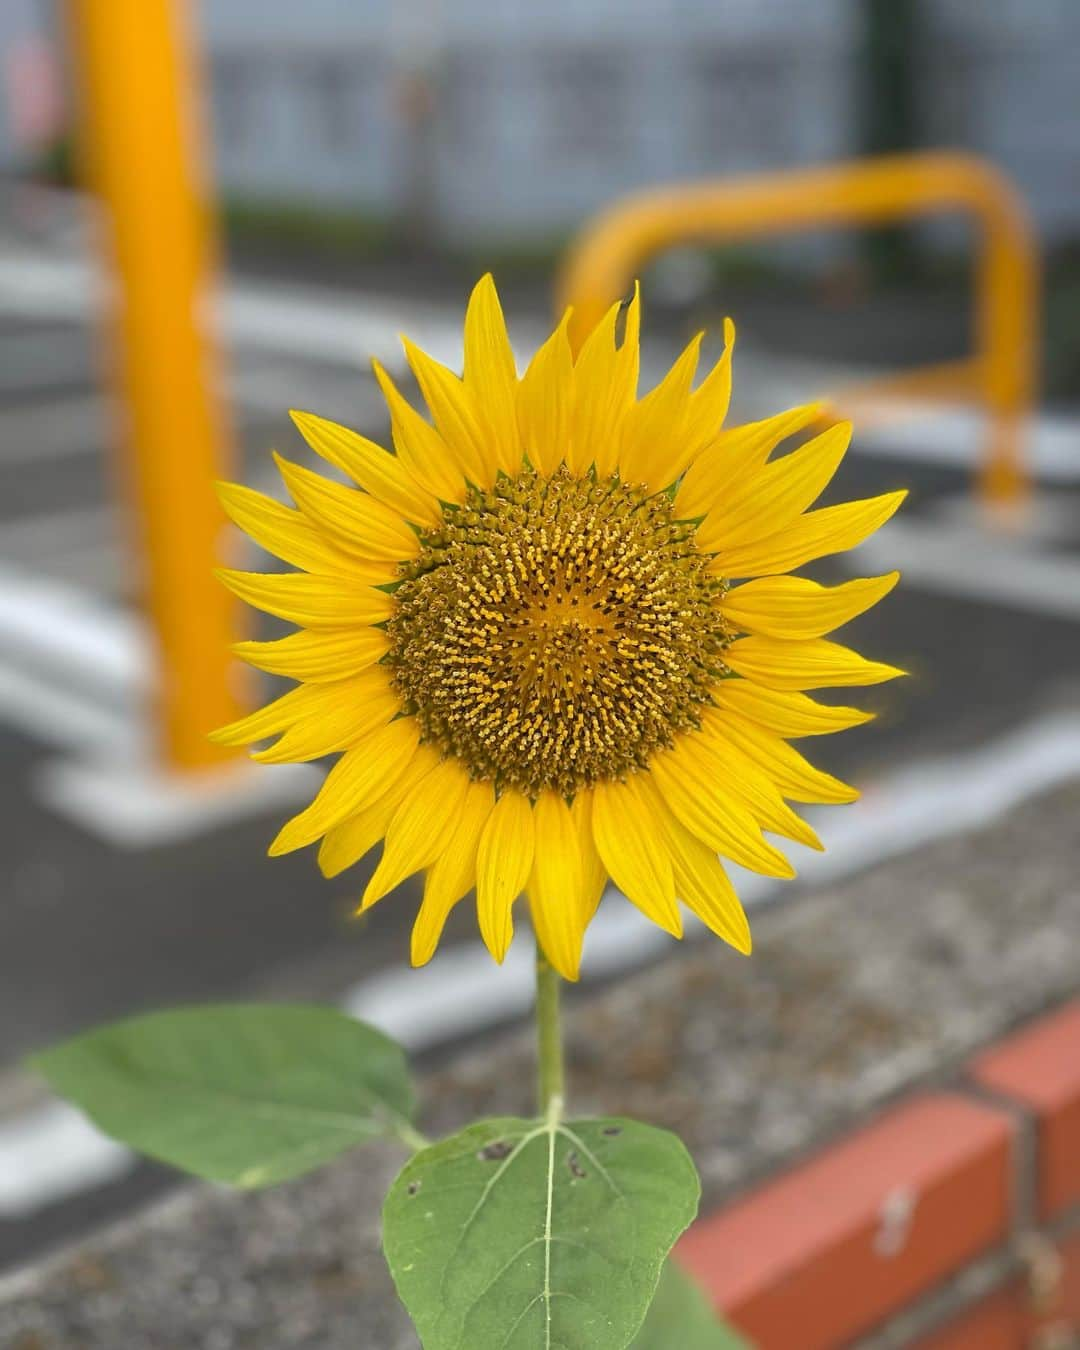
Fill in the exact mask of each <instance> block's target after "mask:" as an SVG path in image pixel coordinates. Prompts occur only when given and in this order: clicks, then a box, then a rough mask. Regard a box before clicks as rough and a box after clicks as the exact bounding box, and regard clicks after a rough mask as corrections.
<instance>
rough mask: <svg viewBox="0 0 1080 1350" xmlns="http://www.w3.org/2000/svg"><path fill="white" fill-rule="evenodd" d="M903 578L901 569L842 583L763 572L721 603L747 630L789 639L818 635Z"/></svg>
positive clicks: (845, 620) (866, 606) (858, 611)
mask: <svg viewBox="0 0 1080 1350" xmlns="http://www.w3.org/2000/svg"><path fill="white" fill-rule="evenodd" d="M899 580H900V573H899V572H889V573H888V574H887V575H886V576H883V577H866V578H858V579H856V580H855V581H845V582H844V583H843V584H842V585H840V586H819V585H818V583H817V582H816V581H810V580H808V579H807V578H806V577H761V578H759V579H758V580H757V581H747V582H745V583H744V584H743V585H742V586H738V587H736V589H735V590H733V591H729V592H728V593H727V595H725V596H724V598H723V600H722V601H721V602H720V608H721V610H722V611H723V614H724V618H725V619H727V620H728V622H729V623H730V624H732V625H733V626H734V627H735V628H741V629H742V630H743V631H744V632H748V633H758V634H761V635H763V636H765V637H773V638H785V639H787V640H788V641H792V640H795V639H799V640H805V639H807V638H818V637H821V636H822V635H823V634H824V633H831V632H832V630H833V629H834V628H839V627H841V626H842V625H843V624H845V623H848V622H849V621H850V620H851V619H854V618H855V616H856V615H858V614H863V613H865V611H866V610H868V609H871V608H872V607H873V606H874V605H876V604H877V602H878V601H879V600H881V599H883V598H884V597H885V596H886V595H888V594H889V592H890V591H891V590H892V588H893V587H894V586H895V585H896V583H897V582H898V581H899Z"/></svg>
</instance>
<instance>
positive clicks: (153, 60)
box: [67, 0, 239, 771]
mask: <svg viewBox="0 0 1080 1350" xmlns="http://www.w3.org/2000/svg"><path fill="white" fill-rule="evenodd" d="M189 17H190V15H189V7H188V6H187V5H186V4H184V3H181V0H67V18H68V22H69V30H70V35H71V48H72V53H73V56H74V65H75V73H76V78H77V82H78V85H79V86H80V94H81V104H80V120H79V130H80V140H81V145H80V150H81V153H82V155H83V158H84V162H85V166H86V171H87V176H88V178H89V181H90V186H91V187H92V188H93V189H94V191H95V192H96V193H97V195H98V196H99V197H100V199H101V202H102V205H103V208H104V210H103V219H102V230H101V238H102V245H103V248H104V254H105V259H106V264H107V267H108V270H109V272H110V273H111V279H112V280H113V281H114V283H115V284H114V285H113V286H112V288H111V295H110V305H111V314H110V319H111V324H110V328H111V334H110V335H111V336H112V337H113V338H114V341H113V344H112V346H113V348H114V350H113V351H112V353H111V357H112V359H111V360H110V362H109V368H110V373H111V374H112V375H113V378H114V381H115V384H116V388H117V394H118V412H119V414H120V415H119V418H118V426H117V431H118V435H119V439H120V441H121V443H122V448H123V451H124V454H123V457H122V470H123V472H122V474H121V478H122V480H123V483H124V486H125V487H126V488H127V489H128V495H129V497H130V499H131V502H132V504H133V507H134V510H133V516H134V526H135V529H134V536H135V543H136V544H137V547H138V550H139V553H140V554H141V558H142V561H143V564H144V565H143V566H142V567H140V568H139V569H138V570H139V572H140V574H141V577H140V579H141V582H142V585H143V590H144V594H145V599H146V605H147V609H148V611H149V617H150V619H151V623H152V628H153V635H154V638H155V645H156V649H157V656H158V671H157V676H158V678H157V679H156V681H155V685H154V689H155V699H156V705H157V706H156V708H155V709H154V713H155V717H154V721H155V725H156V730H157V733H158V735H157V742H158V751H159V754H160V756H161V758H162V759H163V761H164V762H165V764H166V765H167V766H168V767H169V768H171V769H173V770H177V771H184V770H194V769H203V768H207V767H209V766H211V765H213V764H214V763H215V762H216V761H220V760H221V759H222V757H223V756H225V755H229V754H231V753H235V752H229V751H225V750H222V749H221V748H219V747H218V746H215V745H211V743H210V742H209V741H208V740H207V738H206V737H207V732H209V731H211V730H212V729H213V728H214V727H217V726H222V725H223V724H224V723H226V722H230V721H232V720H233V719H234V717H236V716H237V715H238V712H239V708H238V700H237V697H236V694H235V693H234V691H233V689H232V687H231V680H233V679H234V678H235V677H234V675H233V673H232V671H231V669H230V667H231V665H232V661H231V658H230V656H229V650H228V649H229V643H230V642H231V641H233V640H234V639H235V638H236V636H237V633H236V631H235V630H236V614H235V609H234V605H235V602H234V601H233V600H232V599H231V598H230V597H229V596H228V595H227V593H226V591H225V589H224V587H222V586H220V585H218V583H217V582H216V581H215V580H214V578H213V575H212V566H213V562H214V559H215V555H216V554H217V551H218V542H219V540H220V537H221V532H222V530H223V529H224V526H225V518H224V516H223V515H222V514H221V511H220V508H219V506H218V504H217V501H216V499H215V497H214V489H213V484H214V480H215V479H217V478H221V477H225V476H227V475H228V470H229V465H230V456H229V453H228V451H229V444H230V437H229V434H228V429H227V427H226V423H225V414H224V409H223V408H222V406H221V405H220V402H219V399H218V397H217V390H218V388H219V387H220V380H219V378H218V371H217V368H216V362H215V359H214V358H215V353H214V350H213V346H212V344H211V343H210V341H209V340H208V339H207V337H206V336H205V334H204V332H203V327H204V322H203V321H204V320H205V319H206V317H207V311H208V302H209V300H210V298H211V296H210V294H209V292H210V281H211V275H212V272H213V265H214V261H215V260H214V256H213V255H214V247H213V230H212V224H211V220H212V218H211V213H210V211H209V209H208V203H207V195H206V194H207V184H206V180H205V177H204V175H203V172H202V164H201V162H200V151H201V149H202V137H201V134H200V133H201V130H202V128H201V125H200V117H201V113H202V108H201V106H200V102H199V99H198V70H197V67H196V65H195V56H196V53H195V50H194V43H193V41H192V40H191V35H190V34H189V32H188V29H187V23H186V22H185V21H186V20H188V19H189Z"/></svg>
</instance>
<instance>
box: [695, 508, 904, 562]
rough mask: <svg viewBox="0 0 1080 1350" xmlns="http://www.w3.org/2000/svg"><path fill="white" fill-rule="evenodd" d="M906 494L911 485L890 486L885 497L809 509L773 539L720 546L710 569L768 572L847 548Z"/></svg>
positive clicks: (870, 530)
mask: <svg viewBox="0 0 1080 1350" xmlns="http://www.w3.org/2000/svg"><path fill="white" fill-rule="evenodd" d="M906 496H907V492H906V491H904V492H886V493H884V494H883V495H882V496H880V497H867V498H865V499H864V500H862V501H856V502H844V503H843V504H842V505H840V506H826V507H823V508H822V509H821V510H820V511H808V512H807V513H806V515H804V516H800V517H799V519H798V520H796V521H795V522H794V524H792V525H789V526H788V528H787V529H785V530H780V531H779V532H778V533H776V534H771V535H769V537H768V538H767V539H758V540H756V541H755V542H754V543H749V544H743V545H740V546H739V547H737V548H730V549H727V548H724V549H720V550H719V551H718V552H717V555H716V557H715V558H714V559H713V561H712V562H711V563H710V564H709V571H710V572H712V573H713V574H714V575H715V576H723V577H752V576H768V575H772V574H774V573H778V572H791V571H793V570H794V569H795V568H796V567H802V566H803V564H804V563H808V562H813V561H814V559H815V558H821V557H824V556H825V554H827V553H844V552H845V551H846V550H847V549H849V548H854V547H855V546H856V544H861V543H862V541H863V540H864V539H865V538H866V537H867V536H868V535H871V534H873V533H874V531H875V530H876V529H879V528H880V527H881V526H882V525H884V524H885V522H886V521H887V520H888V519H889V517H890V516H891V515H893V514H894V512H895V511H896V510H897V509H898V508H899V506H900V503H901V502H902V501H903V500H904V498H905V497H906Z"/></svg>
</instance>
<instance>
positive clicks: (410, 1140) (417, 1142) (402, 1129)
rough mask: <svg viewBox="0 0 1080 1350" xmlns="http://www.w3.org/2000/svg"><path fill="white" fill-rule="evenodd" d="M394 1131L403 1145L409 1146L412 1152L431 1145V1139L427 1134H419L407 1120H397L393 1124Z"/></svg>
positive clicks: (417, 1151)
mask: <svg viewBox="0 0 1080 1350" xmlns="http://www.w3.org/2000/svg"><path fill="white" fill-rule="evenodd" d="M394 1133H395V1134H396V1135H397V1137H398V1138H399V1139H400V1140H401V1142H402V1143H403V1144H404V1145H405V1147H406V1148H411V1149H412V1151H413V1152H414V1153H419V1152H420V1151H421V1150H422V1149H425V1148H430V1147H431V1140H430V1139H429V1138H428V1137H427V1135H426V1134H421V1133H420V1131H419V1130H418V1129H416V1128H415V1127H414V1126H412V1125H410V1124H409V1122H408V1121H407V1120H399V1121H398V1122H397V1123H396V1125H395V1126H394Z"/></svg>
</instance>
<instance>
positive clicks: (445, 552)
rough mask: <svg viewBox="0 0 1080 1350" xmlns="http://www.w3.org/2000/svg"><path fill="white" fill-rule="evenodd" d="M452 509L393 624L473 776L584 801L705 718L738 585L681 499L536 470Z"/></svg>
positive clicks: (410, 671) (426, 715)
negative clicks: (714, 568) (586, 789)
mask: <svg viewBox="0 0 1080 1350" xmlns="http://www.w3.org/2000/svg"><path fill="white" fill-rule="evenodd" d="M444 516H445V520H444V524H443V527H442V528H441V529H439V530H438V531H433V532H431V533H430V534H427V535H425V536H423V540H422V542H423V549H422V551H421V553H420V555H419V557H417V558H416V559H415V560H413V561H412V562H410V563H409V564H407V565H406V567H405V568H404V569H403V572H404V577H405V579H404V580H403V582H402V583H401V585H400V586H399V587H398V589H397V592H396V595H395V600H396V610H395V614H394V615H393V617H392V618H391V619H390V620H389V621H388V623H387V630H388V633H389V635H390V638H391V651H390V654H389V657H388V660H389V662H390V664H391V667H392V671H393V681H394V684H395V686H396V687H397V689H398V690H399V692H400V694H401V696H402V699H403V701H404V703H405V706H406V708H407V709H408V710H410V711H412V712H414V713H415V716H416V717H417V719H418V720H419V722H420V725H421V729H422V734H423V736H424V738H425V739H426V740H428V741H430V742H432V743H434V744H435V745H436V746H438V747H439V748H440V749H442V750H444V751H445V752H447V753H449V754H452V755H454V756H456V757H457V758H459V759H460V760H461V761H462V762H463V764H464V765H465V767H466V768H467V769H468V772H469V774H470V775H471V776H472V777H473V778H474V779H478V780H490V781H494V782H496V783H497V784H498V785H500V786H510V787H516V788H518V789H520V790H522V791H525V792H528V793H530V794H533V795H534V794H536V793H537V792H539V791H540V790H541V789H544V788H553V789H556V790H557V791H559V792H561V793H563V794H566V795H569V794H571V793H573V792H575V791H576V790H578V789H579V788H581V787H583V786H589V785H591V784H593V783H595V782H597V781H599V780H602V779H617V778H622V777H624V776H625V775H626V774H627V773H628V772H631V771H633V770H635V769H637V768H641V767H644V766H645V765H646V763H647V762H648V759H649V756H650V755H651V754H652V753H653V752H654V751H655V750H657V749H659V748H662V747H664V746H668V745H670V744H671V743H672V739H673V737H674V735H675V734H676V733H677V732H679V731H685V730H688V729H690V728H693V727H697V726H698V725H700V716H699V714H700V709H701V707H702V705H703V704H705V703H707V702H708V701H709V691H710V688H711V686H712V685H713V684H714V682H715V681H716V679H717V678H718V677H719V676H720V675H722V674H724V673H725V667H724V663H723V651H724V648H725V646H726V644H727V642H728V640H729V636H730V635H729V632H728V630H727V628H726V626H725V624H724V621H723V619H722V618H721V616H720V613H719V612H718V610H717V608H716V603H715V602H716V599H717V597H718V595H719V594H721V593H722V591H723V589H724V583H723V582H722V581H721V580H719V579H718V578H716V577H712V576H710V575H709V574H708V573H707V571H706V566H707V563H708V561H709V559H708V557H707V556H706V555H705V554H702V553H700V552H699V551H698V549H697V548H696V546H695V542H694V527H693V526H692V525H689V524H687V523H685V522H677V521H675V520H674V519H673V517H672V509H671V502H670V498H669V497H668V496H667V494H664V493H661V494H650V493H649V492H648V491H647V490H646V489H645V488H644V487H640V486H634V485H631V484H627V483H623V482H621V481H620V480H619V478H618V477H616V476H613V477H611V478H607V479H602V480H598V479H597V478H596V477H595V476H593V475H592V474H590V475H587V476H585V477H580V478H579V477H574V476H572V475H571V474H570V473H569V472H567V471H566V470H565V469H560V470H558V471H557V472H556V473H555V474H554V475H552V476H550V477H545V476H542V475H539V474H537V473H535V472H533V471H531V470H529V471H525V472H523V473H521V474H519V475H518V476H517V477H515V478H505V477H504V478H500V479H499V480H498V481H497V482H496V483H495V484H494V486H493V487H492V488H490V489H489V490H487V491H479V490H476V489H473V490H471V491H470V493H469V496H468V498H467V500H466V502H465V503H464V505H463V506H461V507H457V508H454V507H448V508H446V510H445V513H444Z"/></svg>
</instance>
